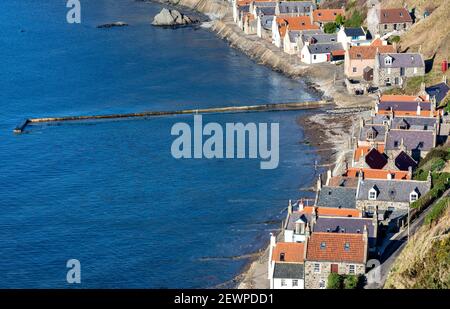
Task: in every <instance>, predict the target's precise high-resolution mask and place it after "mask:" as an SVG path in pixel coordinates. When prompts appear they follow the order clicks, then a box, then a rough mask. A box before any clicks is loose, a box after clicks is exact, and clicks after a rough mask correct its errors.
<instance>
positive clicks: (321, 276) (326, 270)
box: [305, 261, 366, 289]
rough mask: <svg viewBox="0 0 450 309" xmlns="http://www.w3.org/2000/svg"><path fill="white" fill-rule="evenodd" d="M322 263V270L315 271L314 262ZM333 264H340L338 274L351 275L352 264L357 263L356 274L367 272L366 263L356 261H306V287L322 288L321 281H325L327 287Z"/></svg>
mask: <svg viewBox="0 0 450 309" xmlns="http://www.w3.org/2000/svg"><path fill="white" fill-rule="evenodd" d="M316 263H318V264H320V272H319V273H315V272H314V264H316ZM331 264H337V265H338V274H340V275H349V274H350V271H349V269H350V265H355V273H354V274H355V275H363V274H365V272H366V266H365V265H364V264H354V263H332V262H315V261H306V262H305V289H320V281H321V280H323V281H324V282H325V287H326V285H327V283H328V276H329V275H330V273H331Z"/></svg>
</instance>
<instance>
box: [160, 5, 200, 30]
mask: <svg viewBox="0 0 450 309" xmlns="http://www.w3.org/2000/svg"><path fill="white" fill-rule="evenodd" d="M197 22H198V20H196V19H193V18H190V17H189V16H187V15H184V14H182V13H180V12H179V11H177V10H169V9H166V8H163V9H162V10H161V12H159V14H157V15H156V16H155V17H154V18H153V22H152V25H153V26H184V25H190V24H194V23H197Z"/></svg>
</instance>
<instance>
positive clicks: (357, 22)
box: [344, 11, 364, 27]
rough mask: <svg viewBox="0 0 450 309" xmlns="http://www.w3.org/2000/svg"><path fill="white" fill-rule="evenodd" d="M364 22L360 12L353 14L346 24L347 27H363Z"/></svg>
mask: <svg viewBox="0 0 450 309" xmlns="http://www.w3.org/2000/svg"><path fill="white" fill-rule="evenodd" d="M363 21H364V18H363V16H362V15H361V13H360V12H359V11H355V12H353V14H352V16H351V17H350V18H349V19H347V20H346V21H345V23H344V25H345V26H346V27H361V25H362V23H363Z"/></svg>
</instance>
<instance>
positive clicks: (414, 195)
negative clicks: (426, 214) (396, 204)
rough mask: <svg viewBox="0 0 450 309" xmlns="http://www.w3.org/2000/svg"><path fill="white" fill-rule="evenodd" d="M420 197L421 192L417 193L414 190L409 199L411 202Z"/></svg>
mask: <svg viewBox="0 0 450 309" xmlns="http://www.w3.org/2000/svg"><path fill="white" fill-rule="evenodd" d="M418 198H419V194H417V192H416V191H413V192H411V193H410V194H409V201H410V202H411V203H412V202H415V201H417V199H418Z"/></svg>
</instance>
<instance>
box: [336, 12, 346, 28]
mask: <svg viewBox="0 0 450 309" xmlns="http://www.w3.org/2000/svg"><path fill="white" fill-rule="evenodd" d="M334 22H335V24H336V25H337V26H338V27H340V26H341V25H343V24H344V23H345V17H344V16H342V15H341V14H338V16H336V19H335V21H334Z"/></svg>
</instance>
